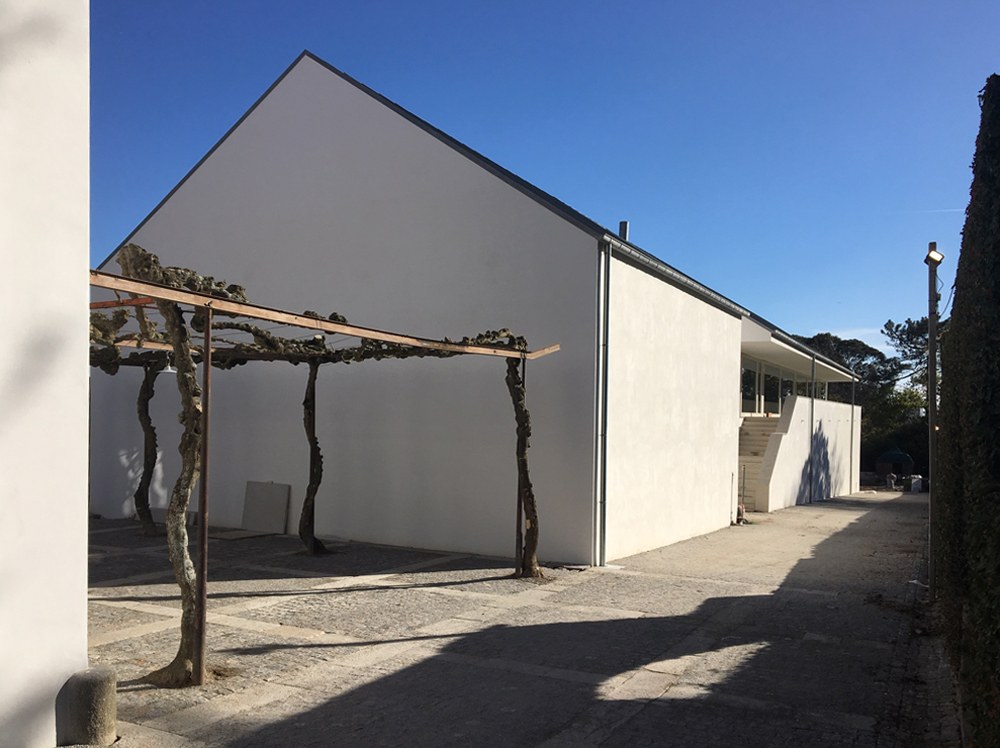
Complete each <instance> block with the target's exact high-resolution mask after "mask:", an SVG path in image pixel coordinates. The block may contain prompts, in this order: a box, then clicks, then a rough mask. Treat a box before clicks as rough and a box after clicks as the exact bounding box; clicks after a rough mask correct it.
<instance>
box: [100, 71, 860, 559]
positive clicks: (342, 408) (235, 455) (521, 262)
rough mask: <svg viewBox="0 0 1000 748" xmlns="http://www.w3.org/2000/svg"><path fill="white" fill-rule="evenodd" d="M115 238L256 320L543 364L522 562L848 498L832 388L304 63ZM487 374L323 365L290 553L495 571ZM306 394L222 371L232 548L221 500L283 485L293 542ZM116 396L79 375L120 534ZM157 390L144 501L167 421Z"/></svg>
mask: <svg viewBox="0 0 1000 748" xmlns="http://www.w3.org/2000/svg"><path fill="white" fill-rule="evenodd" d="M127 241H132V242H136V243H138V244H140V245H142V246H144V247H146V248H147V249H149V250H150V251H152V252H155V253H156V254H158V255H159V256H160V257H161V259H162V260H163V262H164V263H165V264H172V265H183V266H187V267H192V268H196V269H198V270H199V271H200V272H204V273H207V274H211V275H214V276H216V277H220V278H225V279H227V280H229V281H232V282H238V283H241V284H243V285H245V286H246V287H247V289H248V293H249V297H250V300H251V301H253V302H254V303H258V304H264V305H267V306H272V307H281V308H287V309H294V310H302V309H304V308H307V307H308V308H310V309H315V310H317V311H320V312H323V313H329V312H332V311H337V312H340V313H342V314H345V315H347V317H348V318H349V319H350V320H351V321H352V322H355V323H358V324H363V325H367V326H372V327H381V328H387V329H396V330H402V331H406V332H408V333H411V334H415V335H421V336H425V337H442V336H450V337H453V338H455V337H460V336H462V335H470V334H474V333H477V332H480V331H483V330H486V329H496V328H497V327H500V326H508V327H510V328H511V329H513V330H515V331H516V332H518V333H519V334H522V335H525V336H526V337H527V338H528V341H529V343H530V345H531V346H532V347H541V346H544V345H547V344H550V343H559V344H561V346H562V350H561V351H560V352H559V353H558V354H555V355H553V356H549V357H547V358H544V359H541V360H539V361H536V362H531V363H529V365H528V367H527V385H528V407H529V408H530V410H531V414H532V424H533V431H534V433H533V437H532V444H531V450H530V452H529V459H530V464H531V471H532V478H533V481H534V485H535V491H536V495H537V498H538V506H539V512H540V526H541V547H540V556H541V558H542V559H544V560H550V561H563V562H573V563H584V564H600V563H603V562H604V561H605V560H609V559H614V558H618V557H622V556H626V555H629V554H632V553H636V552H639V551H643V550H647V549H650V548H654V547H658V546H661V545H665V544H668V543H673V542H676V541H679V540H683V539H685V538H690V537H693V536H696V535H699V534H702V533H706V532H710V531H712V530H716V529H718V528H720V527H724V526H726V525H728V524H729V523H730V521H731V519H732V518H733V517H734V516H735V511H736V504H737V503H738V502H739V501H740V498H741V495H744V494H745V495H746V496H747V499H748V503H750V504H751V505H752V507H756V508H757V509H760V510H771V509H775V508H778V507H781V506H788V505H790V504H794V503H801V502H805V501H809V500H819V499H822V498H825V497H827V496H830V495H832V494H837V493H846V492H849V491H852V490H855V489H856V488H857V484H858V451H859V444H860V438H859V429H860V420H861V419H860V409H858V408H852V407H851V406H849V405H843V404H838V403H831V402H827V401H825V400H823V399H821V398H822V396H823V393H824V392H825V385H826V383H827V382H833V381H850V379H851V372H849V371H848V370H846V369H844V368H843V367H841V366H838V365H837V364H835V363H833V362H831V361H828V360H826V359H824V358H823V357H822V356H818V355H816V354H815V353H813V352H812V351H811V350H809V349H807V348H805V347H804V346H802V345H801V344H800V343H798V342H796V341H795V340H794V339H793V338H791V337H790V336H789V335H787V334H785V333H784V332H782V331H781V330H779V329H777V328H776V327H774V326H773V325H771V324H769V323H768V322H766V321H764V320H762V319H761V318H759V317H757V316H756V315H754V314H752V313H751V312H750V311H748V310H747V309H744V308H743V307H741V306H739V305H738V304H736V303H734V302H733V301H731V300H729V299H727V298H726V297H724V296H722V295H721V294H718V293H716V292H714V291H712V290H711V289H709V288H706V287H705V286H703V285H702V284H700V283H698V282H697V281H695V280H693V279H692V278H690V277H688V276H686V275H684V274H683V273H681V272H679V271H677V270H676V269H674V268H673V267H671V266H669V265H667V264H665V263H663V262H661V261H660V260H658V259H656V258H655V257H653V256H652V255H650V254H648V253H647V252H645V251H643V250H642V249H640V248H639V247H637V246H635V245H634V244H631V243H630V242H629V241H627V240H626V239H624V238H622V237H621V236H619V235H618V234H617V233H615V232H611V231H609V230H607V229H605V228H604V227H602V226H600V225H598V224H597V223H595V222H594V221H592V220H590V219H588V218H587V217H585V216H583V215H581V214H580V213H578V212H576V211H575V210H573V209H572V208H570V207H569V206H568V205H566V204H565V203H562V202H560V201H559V200H557V199H556V198H554V197H552V196H551V195H548V194H546V193H545V192H543V191H542V190H540V189H538V188H537V187H534V186H533V185H531V184H528V183H527V182H525V181H524V180H523V179H521V178H520V177H518V176H516V175H515V174H512V173H511V172H509V171H507V170H506V169H504V168H502V167H501V166H499V165H497V164H495V163H493V162H492V161H490V160H489V159H487V158H486V157H484V156H482V155H480V154H478V153H476V152H475V151H473V150H472V149H470V148H468V147H467V146H465V145H463V144H461V143H459V142H458V141H456V140H455V139H453V138H451V137H449V136H448V135H446V134H444V133H442V132H441V131H440V130H437V129H436V128H434V127H433V126H431V125H429V124H428V123H426V122H424V121H423V120H421V119H419V118H418V117H416V116H415V115H413V114H411V113H410V112H408V111H406V110H404V109H402V108H401V107H399V106H398V105H396V104H394V103H392V102H391V101H388V100H387V99H385V98H384V97H382V96H380V95H378V94H376V93H375V92H373V91H371V90H370V89H368V88H366V87H365V86H364V85H362V84H360V83H358V82H357V81H354V80H353V79H351V78H349V77H348V76H346V75H345V74H343V73H341V72H340V71H338V70H336V69H334V68H332V67H331V66H329V65H327V64H326V63H324V62H323V61H321V60H319V59H317V58H316V57H314V56H313V55H311V54H309V53H303V54H302V56H300V57H299V58H298V59H297V60H296V61H295V62H294V63H293V64H292V66H291V67H290V68H289V69H288V70H287V71H286V72H285V73H284V74H283V75H282V76H281V78H279V80H278V81H277V82H276V83H275V84H274V85H273V86H272V87H271V88H270V89H269V90H268V91H267V92H266V93H265V94H264V96H263V97H262V98H261V99H260V100H259V101H258V102H257V103H256V104H254V105H253V107H251V109H250V110H249V111H248V112H247V113H246V115H244V117H243V118H242V119H241V120H240V121H239V122H238V123H237V124H236V125H235V126H234V127H233V128H232V130H230V132H229V133H227V134H226V136H225V137H223V139H222V140H221V141H220V142H219V143H218V144H217V145H216V146H215V147H214V148H213V149H212V150H211V151H210V152H209V153H208V154H207V155H206V156H205V157H204V158H203V159H202V160H201V162H199V163H198V165H197V166H195V167H194V169H192V171H191V172H190V173H189V174H188V175H187V176H186V177H185V178H184V180H183V181H182V182H181V183H180V184H179V185H178V186H177V187H176V188H175V189H174V190H173V191H172V192H171V193H170V194H169V195H168V196H167V197H166V198H165V199H164V200H163V202H162V203H161V204H160V205H158V206H157V207H156V208H155V209H154V210H153V212H152V213H151V214H150V215H149V217H148V218H147V219H146V220H145V221H143V223H142V224H141V225H140V226H139V227H138V228H137V229H136V230H135V231H134V232H133V233H132V235H130V236H129V237H128V239H127ZM105 266H106V267H105V269H107V270H109V271H111V272H115V271H116V269H117V268H116V266H115V264H114V262H113V261H111V262H106V263H105ZM503 374H504V367H503V364H502V363H499V362H498V361H496V360H485V359H482V358H473V357H465V358H461V359H451V360H445V361H440V360H408V361H402V362H400V361H383V362H379V363H375V362H372V363H364V364H360V365H352V366H326V367H323V369H322V370H321V373H320V383H319V393H318V398H319V407H320V414H321V415H320V416H319V431H320V434H319V436H320V441H321V444H322V448H323V452H324V455H325V458H326V468H327V472H326V477H325V479H324V483H323V485H322V488H321V491H320V496H319V497H318V500H317V505H318V509H317V531H318V532H319V533H320V534H329V535H334V536H340V537H345V538H351V539H357V540H365V541H374V542H379V543H387V544H395V545H405V546H416V547H424V548H436V549H448V550H454V551H464V552H475V553H483V554H497V555H508V556H509V555H511V554H512V552H513V532H514V499H515V488H516V473H515V468H514V428H513V415H512V413H511V408H510V402H509V399H508V397H507V394H506V391H505V389H504V385H503ZM305 375H306V372H305V371H304V370H303V369H302V367H299V368H296V367H292V366H289V365H274V364H271V365H262V364H260V365H258V364H249V365H247V366H245V367H241V368H239V369H237V370H233V371H229V372H221V373H219V374H218V376H217V377H215V378H214V381H215V387H214V394H213V403H214V405H213V450H214V451H213V474H212V486H211V491H212V495H213V509H212V513H213V517H214V521H215V522H217V523H219V524H223V525H229V526H234V527H235V526H239V523H240V521H241V516H242V505H243V497H244V490H245V484H246V482H247V481H274V482H276V483H282V484H289V485H290V486H291V487H292V490H291V495H292V506H291V514H290V520H289V522H290V527H294V523H295V518H296V517H297V516H298V511H299V506H300V505H301V501H302V497H303V494H304V490H305V484H306V478H307V457H308V453H307V448H306V443H305V437H304V435H303V432H302V423H301V411H300V402H301V400H302V392H303V388H304V386H305ZM137 386H138V373H137V372H122V373H120V374H119V375H118V376H116V377H115V378H113V379H112V378H109V377H106V376H105V375H103V374H101V373H99V372H97V373H95V374H94V375H93V404H94V417H93V434H92V444H93V449H92V463H91V476H92V486H91V501H92V506H93V508H94V510H95V511H98V512H100V513H102V514H105V515H110V516H121V515H128V514H129V513H130V512H131V494H132V491H133V487H134V483H135V481H136V480H137V479H138V475H137V465H138V464H140V463H141V453H140V452H139V446H140V443H141V442H140V432H139V428H138V425H137V424H136V422H135V421H136V419H135V416H134V399H135V394H134V393H135V391H136V388H137ZM159 389H160V394H158V395H157V399H156V400H155V401H154V403H156V407H157V409H158V413H157V415H156V419H157V425H158V426H159V428H160V430H161V440H160V444H161V447H162V450H163V454H162V465H163V473H162V476H161V481H162V483H161V484H160V485H159V487H158V489H157V494H156V496H155V497H154V500H157V501H159V502H160V503H161V504H162V503H164V502H165V501H166V495H167V493H168V492H169V485H168V484H169V482H171V481H172V480H173V475H174V474H175V471H176V467H177V457H176V453H175V449H174V445H175V444H176V436H177V427H176V425H175V423H174V422H175V420H176V419H175V417H174V414H175V413H176V408H177V404H176V395H175V394H174V393H173V392H168V391H167V388H165V387H162V386H161V387H160V388H159ZM812 392H815V393H816V394H817V396H818V398H817V399H816V400H813V399H812V398H811V397H810V395H811V393H812ZM741 425H744V436H743V439H742V440H741ZM762 432H766V433H764V435H763V436H761V434H762ZM741 441H742V442H743V443H744V447H743V448H742V451H741ZM744 488H745V491H744Z"/></svg>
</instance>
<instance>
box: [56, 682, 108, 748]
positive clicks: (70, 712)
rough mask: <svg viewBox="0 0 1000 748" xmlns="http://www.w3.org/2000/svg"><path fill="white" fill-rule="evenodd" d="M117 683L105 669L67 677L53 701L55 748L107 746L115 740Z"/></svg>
mask: <svg viewBox="0 0 1000 748" xmlns="http://www.w3.org/2000/svg"><path fill="white" fill-rule="evenodd" d="M117 685H118V679H117V676H116V675H115V671H114V670H113V669H111V668H109V667H91V668H87V669H86V670H81V671H80V672H78V673H74V674H73V675H72V676H70V679H69V680H68V681H66V684H65V685H64V686H63V687H62V688H61V689H60V691H59V695H58V696H57V697H56V745H104V746H107V745H111V744H112V743H114V742H115V740H117V738H118V736H117V735H116V732H117V727H118V724H117V720H118V700H117V693H116V690H115V689H116V687H117Z"/></svg>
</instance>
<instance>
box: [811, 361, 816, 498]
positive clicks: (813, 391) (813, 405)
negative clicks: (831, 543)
mask: <svg viewBox="0 0 1000 748" xmlns="http://www.w3.org/2000/svg"><path fill="white" fill-rule="evenodd" d="M809 395H810V397H809V503H810V504H812V503H813V490H814V489H813V486H814V485H815V484H816V481H815V480H814V476H813V463H814V462H815V460H814V459H813V452H814V451H815V448H816V354H815V353H814V354H813V357H812V386H811V387H810V388H809Z"/></svg>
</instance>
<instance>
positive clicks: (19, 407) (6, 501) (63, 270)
mask: <svg viewBox="0 0 1000 748" xmlns="http://www.w3.org/2000/svg"><path fill="white" fill-rule="evenodd" d="M88 30H89V8H88V4H87V3H86V2H80V1H79V0H72V1H70V2H60V3H52V2H47V1H46V0H5V2H4V6H3V9H2V11H0V56H2V58H3V59H2V64H0V102H2V104H0V226H2V227H3V229H2V233H0V237H2V242H3V258H4V269H5V272H6V275H7V279H6V280H7V282H6V283H5V284H4V294H3V300H2V304H3V319H4V323H5V325H6V329H7V341H6V352H5V354H4V356H3V357H0V411H2V413H3V416H2V418H0V459H2V465H3V470H2V477H0V485H2V486H3V489H2V504H0V505H2V507H3V522H0V574H2V579H0V611H2V612H0V663H3V672H2V675H0V746H10V747H11V748H14V747H15V746H16V747H17V748H32V747H33V746H43V747H45V748H50V747H51V746H53V745H55V743H56V731H55V699H56V694H57V693H58V691H59V689H60V688H61V687H62V686H63V684H64V683H65V682H66V679H67V678H68V677H69V676H70V675H71V674H73V673H74V672H76V671H78V670H82V669H83V668H85V667H86V666H87V376H88V312H87V302H88V291H87V267H88V264H89V262H88V252H89V238H88V230H89V173H88V169H89V37H88Z"/></svg>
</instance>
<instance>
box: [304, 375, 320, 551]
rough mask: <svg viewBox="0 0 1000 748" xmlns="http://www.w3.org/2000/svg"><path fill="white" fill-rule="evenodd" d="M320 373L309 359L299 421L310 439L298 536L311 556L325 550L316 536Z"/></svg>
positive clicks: (318, 479)
mask: <svg viewBox="0 0 1000 748" xmlns="http://www.w3.org/2000/svg"><path fill="white" fill-rule="evenodd" d="M318 372H319V362H318V361H316V360H312V361H309V379H308V381H307V383H306V395H305V398H303V400H302V422H303V425H304V426H305V430H306V439H307V440H308V441H309V485H308V486H307V487H306V498H305V501H304V502H303V503H302V514H301V515H300V517H299V538H301V539H302V542H303V543H304V544H305V547H306V551H307V552H308V553H309V554H310V555H313V556H315V555H317V554H320V553H326V552H327V549H326V546H325V545H323V541H321V540H319V539H318V538H317V537H316V492H317V491H318V490H319V484H320V483H321V482H322V480H323V453H322V452H321V451H320V449H319V440H318V439H317V438H316V375H317V373H318Z"/></svg>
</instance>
